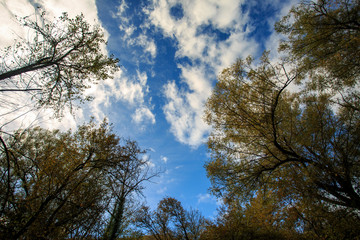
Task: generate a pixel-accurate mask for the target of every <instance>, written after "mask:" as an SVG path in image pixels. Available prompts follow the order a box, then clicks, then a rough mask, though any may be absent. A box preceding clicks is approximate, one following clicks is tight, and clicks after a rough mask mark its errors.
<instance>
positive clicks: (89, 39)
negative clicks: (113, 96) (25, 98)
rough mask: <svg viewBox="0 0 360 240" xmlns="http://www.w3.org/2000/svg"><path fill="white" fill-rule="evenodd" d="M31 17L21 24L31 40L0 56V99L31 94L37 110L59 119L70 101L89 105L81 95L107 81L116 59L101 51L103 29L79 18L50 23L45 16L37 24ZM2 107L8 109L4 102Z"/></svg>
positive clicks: (22, 42)
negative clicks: (49, 110)
mask: <svg viewBox="0 0 360 240" xmlns="http://www.w3.org/2000/svg"><path fill="white" fill-rule="evenodd" d="M31 17H32V16H29V17H24V18H20V19H19V22H20V24H21V25H22V26H23V27H24V28H27V29H29V36H27V38H24V39H19V40H17V42H16V43H15V44H14V46H9V47H7V48H6V49H4V50H3V51H2V54H1V55H2V57H1V59H0V94H2V95H3V96H4V97H2V99H5V98H6V97H8V96H9V94H10V96H11V94H13V93H14V92H24V93H29V94H31V96H32V98H33V99H34V100H36V105H37V107H42V106H44V107H51V108H53V109H55V112H56V113H58V114H61V112H62V110H63V109H64V108H63V107H64V106H69V107H71V106H72V102H73V101H74V100H81V101H84V100H90V98H89V97H85V96H84V95H83V92H84V90H85V89H86V88H88V87H90V85H91V84H92V83H97V82H99V81H101V80H105V79H107V78H110V77H111V76H112V74H113V73H114V72H115V71H116V70H117V68H118V66H117V62H118V60H117V59H115V58H113V57H112V56H110V57H108V56H107V55H105V54H104V53H103V52H102V50H101V49H102V44H105V40H104V34H103V32H102V30H101V28H100V27H99V26H93V27H91V26H90V25H89V24H88V23H87V22H86V21H85V20H84V16H83V15H79V16H76V17H75V18H73V19H72V18H69V17H68V15H67V14H66V13H64V14H63V15H62V16H61V17H59V18H58V19H57V20H54V21H51V20H49V19H48V18H47V16H46V14H45V12H42V14H41V15H40V16H37V19H36V20H32V18H31ZM3 101H4V100H3ZM1 105H2V107H7V106H6V101H5V103H2V104H1Z"/></svg>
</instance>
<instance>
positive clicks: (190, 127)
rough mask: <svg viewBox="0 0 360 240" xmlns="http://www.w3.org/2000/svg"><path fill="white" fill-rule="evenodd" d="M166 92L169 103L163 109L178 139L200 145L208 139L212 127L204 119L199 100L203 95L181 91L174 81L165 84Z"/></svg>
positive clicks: (193, 145)
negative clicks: (207, 135)
mask: <svg viewBox="0 0 360 240" xmlns="http://www.w3.org/2000/svg"><path fill="white" fill-rule="evenodd" d="M164 93H165V96H166V98H167V99H168V103H167V104H166V105H165V106H164V107H163V111H164V114H165V117H166V120H167V121H168V122H169V123H170V124H171V128H170V131H171V132H172V133H173V134H174V135H175V137H176V138H177V139H178V141H180V142H182V143H185V144H189V145H190V146H192V147H198V146H199V144H201V143H203V142H204V141H205V140H206V134H207V133H208V131H209V129H210V127H209V126H207V125H206V124H205V123H204V122H203V120H202V115H203V112H202V108H201V104H200V103H199V102H197V101H198V99H201V98H203V97H202V96H201V97H200V96H196V95H192V94H194V93H184V92H180V91H179V90H178V88H177V87H176V85H175V82H174V81H172V82H169V83H168V84H167V85H165V88H164ZM189 101H190V102H189ZM194 106H195V107H194ZM196 106H197V107H196ZM196 108H197V109H196Z"/></svg>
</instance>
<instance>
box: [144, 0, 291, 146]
mask: <svg viewBox="0 0 360 240" xmlns="http://www.w3.org/2000/svg"><path fill="white" fill-rule="evenodd" d="M294 1H295V0H294ZM153 2H154V4H153V6H152V8H149V9H148V10H147V13H148V16H149V19H150V22H151V23H152V24H153V25H154V26H155V27H157V29H159V30H160V31H161V32H162V33H163V35H164V36H167V37H170V38H172V39H174V40H175V41H176V47H177V51H176V53H175V56H176V58H179V59H181V58H185V57H186V58H187V59H189V60H190V62H191V64H188V65H179V66H178V67H179V68H180V69H181V77H182V80H183V82H184V83H185V87H182V88H180V89H178V88H177V87H176V86H175V83H174V82H171V81H170V82H168V83H167V84H166V85H165V86H164V89H165V91H164V92H165V96H166V98H167V103H166V105H165V106H164V107H163V110H164V113H165V116H166V119H167V121H168V122H169V123H170V126H171V132H172V133H173V134H174V135H175V136H176V138H177V139H178V140H179V141H180V142H182V143H185V144H189V145H191V146H193V147H196V146H198V145H200V144H201V143H202V142H203V141H204V139H205V138H206V135H207V133H208V131H209V127H207V126H206V125H205V123H203V121H202V117H203V111H204V103H205V102H206V99H207V98H208V97H209V96H210V94H211V88H212V86H213V84H214V82H215V80H216V75H217V74H219V73H220V72H221V71H222V69H224V68H225V67H228V66H230V65H231V64H232V63H233V62H234V61H235V60H236V59H237V58H245V57H247V56H248V55H254V54H257V52H258V51H259V44H258V43H257V42H256V41H255V39H252V38H250V37H249V33H250V32H251V31H252V30H254V27H253V26H252V25H251V23H250V21H249V20H250V18H249V16H248V13H247V12H243V11H242V5H243V4H244V3H245V1H243V0H237V1H236V0H222V1H218V0H197V1H192V0H182V1H180V0H154V1H153ZM266 4H278V5H279V3H270V1H269V2H268V3H266ZM250 5H251V3H250ZM174 6H176V7H177V8H179V6H181V8H182V14H180V15H182V16H180V17H176V18H175V17H173V16H171V8H172V7H174ZM204 27H205V28H206V27H208V28H210V29H211V30H210V31H208V32H206V31H203V29H204ZM215 30H216V31H217V33H223V34H225V35H226V37H224V38H219V36H218V35H217V34H216V33H215Z"/></svg>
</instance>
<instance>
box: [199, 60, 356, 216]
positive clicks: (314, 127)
mask: <svg viewBox="0 0 360 240" xmlns="http://www.w3.org/2000/svg"><path fill="white" fill-rule="evenodd" d="M251 64H252V61H251V59H248V60H247V61H242V60H238V61H237V62H236V63H235V64H234V65H232V66H231V67H230V68H227V69H225V70H224V71H223V72H222V73H221V75H220V76H219V81H218V83H217V85H216V87H215V89H214V92H213V94H212V96H211V97H210V99H209V100H208V102H207V111H206V121H207V122H208V123H209V124H212V126H213V128H214V130H213V132H212V134H211V136H210V138H209V141H208V145H209V148H210V150H211V153H212V155H211V160H210V161H209V162H208V163H207V164H206V169H207V172H208V176H209V177H210V180H211V181H212V185H213V191H214V192H215V193H218V194H224V193H225V194H230V195H231V194H235V195H241V196H243V197H244V199H246V197H249V196H252V195H253V194H254V192H256V190H257V189H259V188H260V187H261V186H264V185H265V186H267V187H269V188H270V189H276V188H283V189H286V192H287V193H288V195H289V197H293V195H294V194H295V196H301V197H309V198H314V197H315V198H318V199H321V200H322V201H325V202H327V203H329V204H334V205H336V206H343V207H346V208H349V209H358V210H359V209H360V192H359V177H360V176H359V175H360V171H359V166H360V162H359V154H360V152H359V150H360V142H359V140H360V139H359V138H360V134H359V132H360V129H359V127H360V119H359V117H360V115H359V112H358V111H357V110H355V109H353V108H351V107H345V106H339V107H338V109H337V111H335V110H334V109H333V108H332V106H331V103H332V102H331V96H329V94H327V93H325V92H321V91H318V92H310V91H303V92H300V93H293V92H289V91H287V87H288V86H289V85H290V84H291V82H293V81H295V80H296V78H297V77H298V76H299V74H298V73H297V72H296V68H295V70H293V71H287V70H286V68H285V66H284V65H281V64H280V65H275V66H273V65H272V64H270V62H269V61H268V59H267V57H266V55H265V56H264V57H263V59H262V62H261V63H260V65H259V66H258V67H256V68H252V67H251Z"/></svg>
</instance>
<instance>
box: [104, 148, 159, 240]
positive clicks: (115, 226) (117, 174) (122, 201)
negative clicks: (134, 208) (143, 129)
mask: <svg viewBox="0 0 360 240" xmlns="http://www.w3.org/2000/svg"><path fill="white" fill-rule="evenodd" d="M143 153H145V152H144V151H141V150H140V148H139V147H138V146H137V143H136V142H134V141H127V144H126V145H125V146H124V148H123V155H124V156H127V161H125V162H123V163H122V164H121V165H120V166H117V167H114V168H112V169H111V170H110V171H109V179H111V180H110V184H111V185H110V186H109V187H110V188H111V189H112V192H113V197H112V199H114V203H113V204H114V206H113V209H112V212H111V218H110V220H109V222H108V225H107V228H106V230H105V234H104V239H108V240H113V239H117V237H118V236H119V235H121V233H122V232H123V231H124V227H125V226H126V224H125V219H126V217H125V210H126V203H127V201H131V197H133V194H141V193H142V190H143V189H144V187H143V186H142V183H143V182H146V181H150V179H152V178H154V177H155V176H157V175H158V174H159V172H150V167H149V165H148V160H147V159H146V158H143V159H139V157H138V155H139V154H143ZM127 217H129V216H127Z"/></svg>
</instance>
